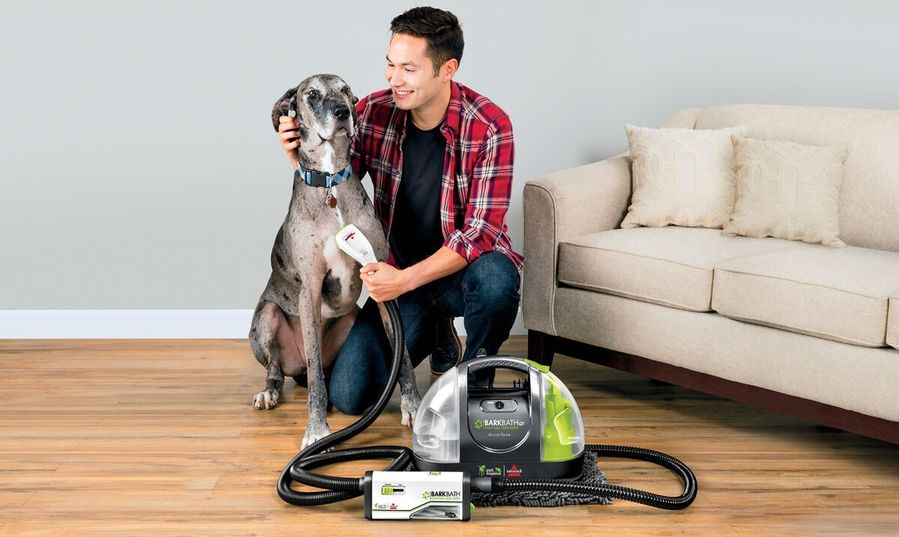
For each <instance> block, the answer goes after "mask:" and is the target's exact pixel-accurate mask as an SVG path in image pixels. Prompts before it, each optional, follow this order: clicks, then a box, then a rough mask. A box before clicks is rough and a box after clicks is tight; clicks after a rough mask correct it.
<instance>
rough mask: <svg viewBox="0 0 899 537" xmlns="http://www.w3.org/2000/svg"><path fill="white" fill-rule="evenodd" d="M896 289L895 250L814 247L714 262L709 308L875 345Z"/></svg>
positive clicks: (881, 340)
mask: <svg viewBox="0 0 899 537" xmlns="http://www.w3.org/2000/svg"><path fill="white" fill-rule="evenodd" d="M897 288H899V254H897V253H895V252H888V251H883V250H871V249H867V248H855V247H847V248H839V249H837V248H827V247H824V246H813V247H811V248H805V249H802V250H791V251H784V252H775V253H770V254H763V255H757V256H751V257H743V258H740V259H733V260H730V261H727V262H723V263H720V264H718V265H717V266H716V267H715V285H714V289H713V291H712V309H714V310H715V311H717V312H718V313H720V314H722V315H725V316H727V317H731V318H734V319H739V320H743V321H749V322H754V323H758V324H763V325H768V326H775V327H778V328H783V329H786V330H792V331H795V332H799V333H802V334H809V335H813V336H818V337H824V338H828V339H833V340H837V341H843V342H846V343H852V344H855V345H865V346H869V347H881V346H883V345H884V344H885V342H886V325H887V308H888V298H889V296H890V293H891V292H893V291H894V290H896V289H897Z"/></svg>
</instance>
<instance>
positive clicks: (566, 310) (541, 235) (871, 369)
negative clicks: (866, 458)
mask: <svg viewBox="0 0 899 537" xmlns="http://www.w3.org/2000/svg"><path fill="white" fill-rule="evenodd" d="M741 124H746V125H748V126H749V131H748V134H749V136H750V137H753V138H762V139H770V140H788V141H793V142H798V143H804V144H822V145H823V144H835V143H842V142H845V143H848V146H849V157H848V159H847V161H846V167H845V176H844V180H843V186H842V190H841V195H840V200H841V201H840V203H841V205H840V214H839V223H840V237H841V238H842V239H843V240H844V241H845V242H846V243H847V245H848V246H847V247H845V248H832V247H826V246H820V245H811V244H806V243H801V242H794V241H785V240H780V239H773V238H765V239H755V238H745V237H725V236H722V235H721V233H720V230H716V229H703V228H684V227H673V226H672V227H664V228H647V227H643V228H636V229H619V224H620V223H621V221H622V219H623V218H624V215H625V213H626V212H627V207H628V204H629V198H630V194H631V175H630V162H629V160H628V158H627V156H626V155H620V156H617V157H613V158H610V159H607V160H604V161H601V162H597V163H594V164H589V165H587V166H582V167H578V168H574V169H570V170H565V171H560V172H557V173H553V174H550V175H548V176H545V177H541V178H538V179H534V180H532V181H529V182H528V183H527V184H526V185H525V187H524V228H525V241H524V253H525V256H526V257H527V261H526V266H525V270H524V283H523V314H524V323H525V326H526V327H527V328H528V331H529V332H528V346H529V349H528V350H529V356H530V357H531V358H532V359H536V360H539V361H542V362H544V363H549V362H551V360H552V356H553V354H554V353H555V352H560V353H564V354H566V355H573V356H577V357H580V358H584V359H588V360H591V361H594V362H597V363H602V364H605V365H609V366H612V367H617V368H620V369H625V370H628V371H632V372H636V373H639V374H642V375H645V376H648V377H651V378H656V379H659V380H663V381H667V382H673V383H676V384H680V385H683V386H687V387H690V388H693V389H698V390H701V391H706V392H708V393H713V394H716V395H720V396H724V397H729V398H731V399H734V400H738V401H742V402H745V403H749V404H754V405H757V406H761V407H764V408H768V409H771V410H776V411H779V412H784V413H788V414H792V415H796V416H800V417H804V418H807V419H810V420H813V421H815V422H816V423H821V424H824V425H830V426H834V427H838V428H842V429H845V430H849V431H853V432H857V433H860V434H864V435H867V436H872V437H875V438H880V439H884V440H887V441H890V442H893V443H899V350H897V348H899V111H882V110H860V109H839V108H816V107H799V106H768V105H733V106H714V107H709V108H703V109H689V110H682V111H680V112H678V113H677V114H675V115H674V116H673V117H671V118H670V119H669V120H668V121H667V122H666V123H665V124H664V125H663V126H665V127H685V128H696V129H712V128H722V127H729V126H735V125H741ZM623 139H624V134H623V133H622V140H623Z"/></svg>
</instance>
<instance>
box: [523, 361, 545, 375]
mask: <svg viewBox="0 0 899 537" xmlns="http://www.w3.org/2000/svg"><path fill="white" fill-rule="evenodd" d="M524 361H525V362H527V363H528V364H530V366H531V367H533V368H534V369H536V370H537V371H539V372H541V373H549V366H548V365H543V364H538V363H537V362H535V361H533V360H529V359H527V358H524Z"/></svg>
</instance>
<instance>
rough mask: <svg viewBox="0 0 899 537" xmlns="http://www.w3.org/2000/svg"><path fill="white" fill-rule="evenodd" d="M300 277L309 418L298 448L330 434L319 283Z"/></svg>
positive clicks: (300, 308) (301, 317) (300, 307)
mask: <svg viewBox="0 0 899 537" xmlns="http://www.w3.org/2000/svg"><path fill="white" fill-rule="evenodd" d="M307 281H308V280H306V279H304V280H303V288H302V289H301V290H300V294H299V302H300V303H299V312H300V319H301V321H300V325H301V329H302V331H303V347H304V349H305V351H306V364H307V369H306V381H307V384H308V400H307V401H308V402H307V412H308V419H307V422H306V434H305V435H303V443H302V446H301V448H305V447H306V446H308V445H309V444H312V443H313V442H315V441H317V440H318V439H320V438H324V437H325V436H328V435H329V434H331V430H330V429H329V428H328V416H327V413H328V388H327V386H326V385H325V371H324V368H323V367H322V352H321V351H322V312H321V282H319V283H318V284H315V282H309V284H308V285H307Z"/></svg>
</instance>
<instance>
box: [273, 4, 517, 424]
mask: <svg viewBox="0 0 899 537" xmlns="http://www.w3.org/2000/svg"><path fill="white" fill-rule="evenodd" d="M390 30H391V39H390V45H389V47H388V50H387V70H386V73H385V74H386V78H387V82H388V84H389V85H390V88H389V89H387V90H383V91H379V92H376V93H373V94H371V95H369V96H368V97H366V98H365V99H362V100H360V101H359V103H358V104H357V111H358V113H359V130H358V134H357V137H356V139H355V141H354V144H353V160H352V165H353V170H354V171H355V173H356V174H358V175H359V177H363V176H364V175H365V173H366V172H367V173H368V174H369V175H370V177H371V180H372V184H373V185H374V206H375V212H376V214H377V216H378V219H379V220H380V221H381V223H382V224H383V226H384V232H385V234H386V235H387V237H388V242H389V245H390V258H389V259H388V261H387V262H386V263H385V262H381V263H375V264H369V265H366V266H364V267H362V269H361V277H362V281H363V282H364V283H365V285H366V286H367V287H368V290H369V295H370V297H371V298H372V299H373V300H374V301H376V302H383V301H387V300H392V299H397V302H398V306H399V310H400V315H401V317H402V319H403V326H404V329H405V335H406V347H407V349H408V351H409V355H410V357H411V359H412V363H413V365H416V366H417V365H418V364H419V363H421V361H422V360H424V358H425V357H426V356H428V355H431V371H432V372H433V373H434V374H440V373H443V372H444V371H446V370H448V369H449V368H451V367H453V366H454V365H456V364H457V363H458V362H459V360H460V358H461V359H463V360H470V359H472V358H474V357H475V356H476V354H477V352H478V350H479V349H484V350H485V351H486V352H487V354H496V353H497V352H498V350H499V347H500V345H501V344H502V343H503V342H504V341H505V340H506V339H507V338H508V336H509V330H510V329H511V328H512V324H513V323H514V321H515V317H516V315H517V312H518V304H519V299H520V297H519V287H520V281H521V278H520V272H521V268H522V266H523V261H524V259H523V257H522V256H521V255H520V254H518V253H516V252H515V251H513V250H512V244H511V241H510V240H509V237H508V235H507V233H506V231H507V227H506V223H505V217H506V211H507V210H508V208H509V201H510V198H511V192H512V160H513V139H512V124H511V122H510V121H509V117H508V116H507V115H506V114H505V112H503V111H502V110H501V109H500V108H499V107H498V106H496V105H495V104H493V103H492V102H490V101H489V100H488V99H487V98H485V97H483V96H481V95H479V94H477V93H475V92H474V91H472V90H470V89H469V88H467V87H465V86H463V85H461V84H458V83H456V82H454V81H453V76H454V75H455V74H456V71H457V70H458V68H459V61H460V60H461V59H462V50H463V47H464V41H463V37H462V29H461V27H460V26H459V21H458V19H457V18H456V16H455V15H453V14H452V13H449V12H447V11H442V10H439V9H435V8H430V7H419V8H414V9H410V10H409V11H406V12H405V13H403V14H402V15H400V16H398V17H396V18H395V19H393V21H392V22H391V25H390ZM280 121H281V123H280V128H279V132H280V138H281V141H282V144H283V146H284V149H285V150H286V151H287V154H288V156H289V157H290V159H291V160H292V162H293V165H294V168H296V167H297V162H296V155H295V152H294V150H295V149H296V147H297V146H298V144H299V140H298V138H297V133H296V129H297V124H296V122H295V121H294V120H293V119H292V118H288V117H282V118H281V119H280ZM369 272H372V274H369ZM458 316H462V317H463V318H464V321H465V330H466V333H467V338H466V349H465V353H464V356H463V355H462V352H461V345H460V344H459V339H458V336H457V335H456V333H455V329H454V328H453V324H452V320H453V318H454V317H458ZM390 356H391V353H390V346H389V343H388V341H387V338H386V336H385V335H384V331H383V327H382V325H381V321H380V317H379V315H378V310H377V306H376V304H375V303H374V302H372V301H371V300H369V301H368V302H366V304H365V306H364V307H363V309H362V311H361V312H360V313H359V315H358V316H357V318H356V322H355V324H354V325H353V328H352V330H351V331H350V333H349V335H348V336H347V339H346V341H345V343H344V344H343V346H342V347H341V350H340V352H339V354H338V356H337V359H336V360H335V362H334V365H333V369H332V371H331V378H330V381H329V387H328V392H329V396H330V399H331V402H332V403H333V405H334V406H335V408H337V409H338V410H340V411H341V412H344V413H347V414H359V413H361V412H363V411H364V410H365V409H366V408H367V407H369V406H370V405H371V404H373V403H374V401H375V399H376V398H377V396H378V395H379V394H380V393H381V391H382V390H383V388H384V383H385V381H386V377H387V366H388V364H389V361H390Z"/></svg>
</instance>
